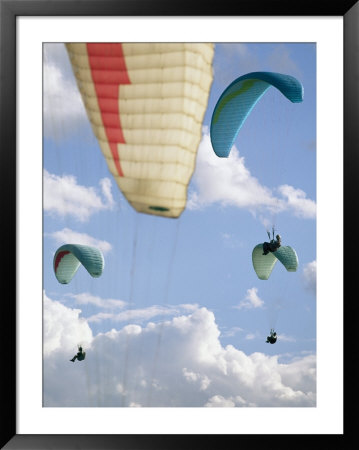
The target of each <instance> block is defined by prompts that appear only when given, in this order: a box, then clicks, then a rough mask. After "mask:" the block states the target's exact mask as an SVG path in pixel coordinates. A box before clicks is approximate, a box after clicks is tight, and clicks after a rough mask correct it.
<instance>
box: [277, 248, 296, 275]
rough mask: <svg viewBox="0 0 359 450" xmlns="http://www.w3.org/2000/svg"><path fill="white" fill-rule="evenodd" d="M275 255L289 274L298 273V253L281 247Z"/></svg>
mask: <svg viewBox="0 0 359 450" xmlns="http://www.w3.org/2000/svg"><path fill="white" fill-rule="evenodd" d="M274 255H275V256H276V257H277V258H278V259H279V261H280V262H281V263H282V264H283V266H284V267H285V268H286V269H287V270H288V272H296V270H297V268H298V256H297V253H296V251H295V250H294V249H293V248H292V247H289V246H288V245H287V246H284V247H283V246H282V247H280V248H279V249H278V250H277V251H276V252H275V253H274Z"/></svg>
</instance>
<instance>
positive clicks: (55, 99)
mask: <svg viewBox="0 0 359 450" xmlns="http://www.w3.org/2000/svg"><path fill="white" fill-rule="evenodd" d="M43 80H44V84H43V86H44V91H43V99H44V103H43V105H44V107H43V117H44V134H45V137H49V138H53V139H56V140H57V139H60V138H63V137H64V135H65V134H66V132H68V133H71V132H75V131H76V132H77V133H78V130H79V127H81V126H84V125H86V126H88V124H89V122H88V118H87V115H86V111H85V108H84V105H83V102H82V98H81V95H80V92H79V90H78V88H77V85H76V81H75V77H74V75H73V73H72V69H71V66H70V62H69V58H68V56H67V52H66V49H65V46H64V44H45V46H44V71H43Z"/></svg>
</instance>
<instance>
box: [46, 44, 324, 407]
mask: <svg viewBox="0 0 359 450" xmlns="http://www.w3.org/2000/svg"><path fill="white" fill-rule="evenodd" d="M252 71H275V72H281V73H285V74H289V75H292V76H295V77H296V78H298V79H299V81H301V83H302V84H303V86H304V101H303V103H300V104H291V103H290V102H289V101H288V100H287V99H285V98H284V97H283V96H281V94H280V93H279V92H278V91H276V90H275V89H274V88H271V89H270V90H269V91H268V92H267V93H266V94H265V96H264V97H263V98H262V99H261V101H260V102H259V103H258V104H257V105H256V107H255V108H254V110H253V111H252V113H251V114H250V116H249V117H248V119H247V121H246V122H245V124H244V126H243V127H242V129H241V131H240V133H239V135H238V137H237V140H236V143H235V146H234V148H233V149H232V151H231V154H230V157H229V158H228V159H220V158H217V157H216V156H215V154H214V153H213V150H212V148H211V144H210V138H209V131H208V130H209V125H210V119H211V114H212V112H213V109H214V106H215V104H216V102H217V100H218V98H219V96H220V94H221V93H222V91H223V90H224V89H225V87H226V86H227V85H228V84H229V83H230V82H231V81H233V80H234V79H235V78H237V77H239V76H241V75H243V74H245V73H247V72H252ZM213 74H214V78H213V84H212V87H211V91H210V97H209V101H208V107H207V111H206V114H205V117H204V121H203V137H202V140H201V143H200V145H199V149H198V154H197V163H196V169H195V172H194V175H193V177H192V179H191V183H190V185H189V190H188V202H187V208H186V210H185V211H184V212H183V214H182V215H181V217H180V218H179V219H166V218H161V217H155V216H150V215H146V214H140V213H137V212H136V211H134V210H133V209H132V207H131V206H130V205H129V204H128V203H127V201H126V200H125V199H124V197H123V195H122V194H121V192H120V191H119V189H118V188H117V185H116V184H115V182H114V180H113V178H112V176H111V174H110V173H109V171H108V168H107V165H106V162H105V160H104V158H103V156H102V154H101V151H100V148H99V146H98V143H97V141H96V139H95V137H94V135H93V133H92V130H91V126H90V124H89V122H88V119H87V117H86V113H85V110H84V108H83V105H82V102H81V97H80V95H79V93H78V90H77V87H76V83H75V79H74V76H73V74H72V71H71V67H70V63H69V60H68V57H67V53H66V50H65V47H64V46H63V45H62V44H46V45H45V46H44V146H43V166H44V185H43V186H44V202H43V205H44V222H43V226H44V228H43V230H44V247H43V248H44V253H43V258H44V269H43V270H44V277H43V279H44V399H43V400H44V406H174V407H177V406H200V407H203V406H238V407H240V406H242V407H245V406H259V407H260V406H292V407H296V406H315V405H316V295H315V292H316V48H315V45H314V44H308V43H306V44H299V43H298V44H287V43H280V44H275V43H265V44H259V43H255V44H250V43H244V44H216V45H215V56H214V60H213ZM273 204H276V205H279V206H280V212H278V213H277V214H273V213H271V212H270V206H271V205H273ZM273 224H275V226H276V230H277V231H278V232H279V233H280V234H281V236H282V241H283V244H284V245H290V246H292V247H293V248H295V250H296V252H297V254H298V258H299V267H298V270H297V272H295V273H288V272H286V271H285V269H284V267H282V266H281V265H280V263H278V264H277V266H276V267H275V269H274V270H273V273H272V275H271V277H270V279H269V280H267V281H261V280H259V279H258V278H257V276H256V274H255V272H254V270H253V267H252V261H251V253H252V249H253V247H254V246H255V245H257V244H258V243H260V242H263V241H264V240H266V239H267V234H266V229H267V228H268V226H269V229H271V227H272V225H273ZM76 242H77V243H87V244H90V245H94V246H97V247H99V248H100V249H101V250H102V252H103V254H104V258H105V269H104V272H103V274H102V276H101V277H100V278H99V279H92V278H91V277H90V276H89V274H88V273H87V272H86V271H85V270H84V269H83V268H80V270H79V271H78V273H77V274H76V276H75V277H74V279H73V280H72V282H71V283H70V284H69V285H60V284H59V283H58V282H57V280H56V278H55V276H54V273H53V266H52V260H53V255H54V253H55V251H56V249H57V248H58V247H59V246H60V245H62V244H64V243H76ZM271 327H275V328H276V330H277V333H278V336H279V338H278V342H277V343H276V344H275V345H269V344H266V343H265V339H266V336H267V334H268V332H269V329H270V328H271ZM78 343H82V344H83V345H84V347H85V349H86V351H87V358H86V360H85V361H83V362H81V363H79V362H77V363H75V364H72V363H69V359H70V358H71V357H72V356H73V354H74V353H75V352H76V349H77V344H78ZM84 380H86V383H84ZM74 391H75V393H74Z"/></svg>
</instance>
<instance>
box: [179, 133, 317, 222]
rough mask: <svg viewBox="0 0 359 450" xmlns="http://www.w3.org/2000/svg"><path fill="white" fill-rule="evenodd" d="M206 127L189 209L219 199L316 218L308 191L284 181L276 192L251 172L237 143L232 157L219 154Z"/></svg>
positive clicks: (228, 203)
mask: <svg viewBox="0 0 359 450" xmlns="http://www.w3.org/2000/svg"><path fill="white" fill-rule="evenodd" d="M203 131H204V133H203V137H202V140H201V143H200V145H199V148H198V153H197V162H196V170H195V173H194V176H193V181H194V184H195V187H196V190H194V191H192V192H190V194H189V199H188V202H187V208H188V209H192V210H195V209H203V208H205V207H207V206H210V205H212V204H214V203H217V204H220V205H222V206H224V207H226V206H234V207H237V208H242V209H246V210H248V211H250V212H251V213H252V214H255V215H259V216H261V214H262V215H263V214H264V216H265V213H266V212H267V213H268V212H270V213H279V212H282V211H292V212H293V213H294V214H295V215H296V216H299V217H302V218H315V215H316V204H315V202H314V201H313V200H310V199H308V198H306V194H305V192H304V191H302V190H300V189H296V188H294V187H292V186H289V185H282V186H279V187H278V188H277V189H276V192H278V193H279V196H276V195H275V193H274V191H272V190H271V189H269V188H268V187H266V186H263V185H262V184H261V183H260V182H259V180H258V179H257V178H255V177H254V176H253V175H251V173H250V171H249V170H248V169H247V167H246V166H245V159H244V157H243V156H240V154H239V151H238V149H237V148H236V147H235V146H234V147H233V148H232V150H231V152H230V154H229V156H228V158H218V157H217V156H216V155H215V153H214V151H213V149H212V145H211V140H210V136H209V131H208V128H207V127H204V129H203ZM262 220H265V219H263V218H262Z"/></svg>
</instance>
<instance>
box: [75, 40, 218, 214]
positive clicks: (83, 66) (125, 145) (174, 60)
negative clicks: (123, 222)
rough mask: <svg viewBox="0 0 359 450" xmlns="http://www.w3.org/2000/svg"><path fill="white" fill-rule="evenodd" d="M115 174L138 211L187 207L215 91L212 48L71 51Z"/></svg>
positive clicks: (115, 46)
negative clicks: (206, 113)
mask: <svg viewBox="0 0 359 450" xmlns="http://www.w3.org/2000/svg"><path fill="white" fill-rule="evenodd" d="M66 48H67V52H68V55H69V57H70V60H71V64H72V68H73V72H74V74H75V77H76V80H77V84H78V88H79V90H80V92H81V95H82V99H83V102H84V105H85V108H86V112H87V115H88V118H89V120H90V122H91V125H92V128H93V131H94V134H95V136H96V137H97V139H98V142H99V145H100V147H101V150H102V153H103V155H104V157H105V158H106V162H107V165H108V168H109V170H110V172H111V174H112V175H113V176H114V178H115V180H116V182H117V184H118V186H119V188H120V190H121V191H122V193H123V195H124V196H125V198H126V199H127V200H128V202H129V203H130V204H131V205H132V206H133V208H134V209H135V210H136V211H139V212H142V213H146V214H154V215H159V216H165V217H173V218H176V217H179V216H180V214H181V213H182V211H183V210H184V208H185V206H186V201H187V186H188V184H189V182H190V179H191V177H192V174H193V171H194V167H195V162H196V154H197V149H198V145H199V142H200V139H201V136H202V121H203V118H204V113H205V111H206V108H207V102H208V96H209V90H210V87H211V84H212V79H213V74H212V59H213V55H214V45H213V44H211V43H68V44H66Z"/></svg>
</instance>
